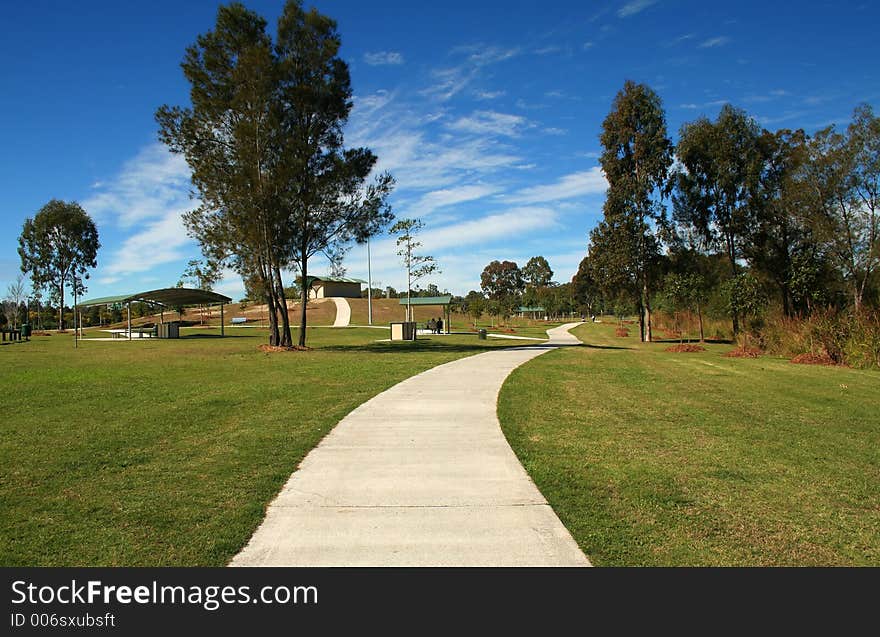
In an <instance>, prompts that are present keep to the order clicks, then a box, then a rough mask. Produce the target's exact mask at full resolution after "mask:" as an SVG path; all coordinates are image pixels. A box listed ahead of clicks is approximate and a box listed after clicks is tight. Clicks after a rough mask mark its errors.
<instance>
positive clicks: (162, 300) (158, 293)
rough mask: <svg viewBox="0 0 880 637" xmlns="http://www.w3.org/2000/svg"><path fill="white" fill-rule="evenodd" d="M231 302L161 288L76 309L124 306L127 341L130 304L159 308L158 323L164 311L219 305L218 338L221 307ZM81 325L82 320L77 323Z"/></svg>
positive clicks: (207, 294)
mask: <svg viewBox="0 0 880 637" xmlns="http://www.w3.org/2000/svg"><path fill="white" fill-rule="evenodd" d="M231 301H232V299H231V298H229V297H228V296H224V295H222V294H218V293H217V292H211V291H209V290H200V289H197V288H162V289H160V290H148V291H147V292H135V293H134V294H120V295H117V296H103V297H99V298H96V299H88V300H86V301H81V302H80V303H78V307H80V308H83V307H94V306H96V305H123V304H124V305H125V306H126V308H127V310H128V329H127V332H128V340H131V304H132V303H149V304H151V305H155V306H158V307H159V308H160V321H161V322H162V323H164V322H165V310H166V309H169V310H170V309H173V308H176V307H189V306H193V305H219V306H220V336H225V335H226V331H225V329H224V326H223V305H224V304H226V303H230V302H231ZM79 324H80V325H82V320H81V319H80V322H79Z"/></svg>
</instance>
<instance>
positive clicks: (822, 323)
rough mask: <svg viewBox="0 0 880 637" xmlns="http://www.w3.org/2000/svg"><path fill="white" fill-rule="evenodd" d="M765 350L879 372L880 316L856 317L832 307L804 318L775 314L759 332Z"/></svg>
mask: <svg viewBox="0 0 880 637" xmlns="http://www.w3.org/2000/svg"><path fill="white" fill-rule="evenodd" d="M760 340H761V344H762V346H763V348H764V349H765V350H766V351H767V352H769V353H772V354H778V355H781V356H785V357H787V358H797V359H798V360H799V361H804V362H807V361H829V362H831V363H833V364H835V365H850V366H852V367H859V368H863V369H868V368H874V369H880V313H878V312H876V311H875V312H863V313H861V314H856V313H854V312H848V311H844V312H841V311H837V310H834V309H831V308H827V309H823V310H817V311H815V312H813V313H812V314H811V315H809V316H807V317H805V318H786V317H784V316H781V315H775V316H773V317H771V318H769V319H767V320H766V321H765V324H764V326H763V328H762V330H761V333H760Z"/></svg>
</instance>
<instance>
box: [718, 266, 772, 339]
mask: <svg viewBox="0 0 880 637" xmlns="http://www.w3.org/2000/svg"><path fill="white" fill-rule="evenodd" d="M723 291H724V296H725V298H726V299H727V312H728V314H730V316H731V317H733V316H738V317H740V318H741V319H743V320H744V321H745V323H746V327H747V329H746V330H745V337H744V339H743V341H742V349H743V350H745V349H746V348H747V347H748V344H749V335H750V334H753V333H756V332H757V331H758V330H759V329H760V327H761V317H762V316H763V314H764V310H765V308H766V307H767V301H768V299H767V294H766V292H765V291H764V289H763V287H762V286H761V283H760V281H758V279H756V278H755V277H754V276H753V275H752V274H750V273H748V272H744V273H742V274H738V275H737V276H735V277H734V278H732V279H729V280H727V281H726V282H725V283H724V286H723Z"/></svg>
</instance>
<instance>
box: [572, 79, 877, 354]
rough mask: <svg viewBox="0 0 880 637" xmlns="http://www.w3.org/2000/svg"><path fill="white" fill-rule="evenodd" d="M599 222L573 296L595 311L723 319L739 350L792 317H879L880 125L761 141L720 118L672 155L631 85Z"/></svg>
mask: <svg viewBox="0 0 880 637" xmlns="http://www.w3.org/2000/svg"><path fill="white" fill-rule="evenodd" d="M600 139H601V143H602V147H603V152H602V155H601V158H600V162H601V165H602V168H603V170H604V172H605V176H606V178H607V180H608V192H607V197H606V201H605V204H604V207H603V218H602V220H601V221H600V223H599V224H598V225H597V226H596V227H595V228H594V229H593V230H592V231H591V232H590V237H589V244H588V248H587V256H586V257H585V258H584V259H583V261H582V262H581V264H580V267H579V268H578V272H577V274H576V275H575V277H574V279H573V281H572V286H573V294H574V296H575V298H576V299H577V301H578V303H579V304H581V305H583V306H586V307H589V308H591V309H593V310H595V311H605V312H614V313H635V314H638V317H639V325H640V334H641V338H642V339H643V340H645V341H650V340H652V312H653V310H654V309H655V308H657V307H660V308H662V309H667V310H670V311H689V312H694V313H695V314H697V315H698V316H699V317H700V322H701V324H702V317H703V315H704V314H705V313H708V314H709V315H712V316H726V317H727V318H728V320H729V321H730V322H731V325H732V332H733V334H734V336H736V335H737V334H739V333H741V332H742V331H743V330H746V331H749V330H752V331H753V330H754V329H755V327H756V325H757V323H756V321H758V322H759V319H760V317H761V316H764V315H765V314H766V311H767V308H768V307H770V306H773V307H778V308H779V311H780V314H781V315H782V316H784V317H789V318H790V317H797V316H801V317H803V316H808V315H810V314H811V313H813V312H816V311H820V310H821V311H824V310H825V309H826V308H834V309H836V310H838V311H844V310H849V311H852V312H853V313H854V314H856V315H858V314H861V313H863V312H864V311H871V310H876V309H877V307H878V305H880V274H878V270H880V209H878V205H880V118H878V117H876V116H875V115H874V113H873V111H872V109H871V107H870V106H868V105H861V106H859V107H858V108H856V109H855V112H854V113H853V117H852V121H851V123H850V124H849V125H848V126H847V127H846V128H845V129H842V130H839V129H838V128H837V127H836V126H833V125H832V126H828V127H827V128H824V129H822V130H820V131H818V132H817V133H815V134H813V135H808V134H807V133H805V132H804V131H803V130H787V129H784V130H778V131H770V130H766V129H762V128H761V127H760V126H759V125H758V124H757V122H756V121H755V119H754V118H752V117H751V116H750V115H749V114H748V113H746V112H745V111H744V110H742V109H739V108H735V107H734V106H731V105H725V106H724V107H723V108H722V109H721V112H720V113H719V115H718V117H717V118H716V119H715V120H710V119H708V118H706V117H701V118H699V119H697V120H695V121H693V122H688V123H686V124H684V125H683V126H682V128H681V130H680V132H679V140H678V143H677V144H673V143H672V141H671V140H670V139H669V136H668V134H667V131H666V119H665V113H664V111H663V108H662V104H661V102H660V98H659V97H658V96H657V94H656V93H655V92H654V91H653V90H652V89H651V88H649V87H648V86H645V85H643V84H636V83H634V82H629V81H628V82H626V83H625V85H624V87H623V89H622V90H621V91H620V92H619V93H618V94H617V96H616V98H615V99H614V102H613V105H612V108H611V111H610V113H609V114H608V116H607V117H606V119H605V121H604V122H603V124H602V134H601V137H600Z"/></svg>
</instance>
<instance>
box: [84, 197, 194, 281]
mask: <svg viewBox="0 0 880 637" xmlns="http://www.w3.org/2000/svg"><path fill="white" fill-rule="evenodd" d="M180 212H181V211H179V210H172V211H169V212H167V213H166V214H165V215H164V216H163V217H162V218H160V219H158V220H155V221H152V222H150V223H148V224H146V226H145V227H144V228H143V229H142V230H140V231H139V232H137V233H135V234H133V235H131V236H130V237H128V238H127V239H125V240H124V241H123V242H122V245H121V246H120V247H119V248H118V249H117V250H116V251H114V252H113V253H112V254H111V255H110V263H109V264H108V265H106V266H104V267H103V268H101V273H102V274H103V275H104V276H105V277H108V278H113V279H114V280H116V279H118V278H119V277H120V276H128V275H131V274H135V273H138V272H148V271H150V270H152V269H153V268H155V267H156V266H158V265H162V264H163V263H171V262H173V261H179V260H182V259H184V258H186V256H187V255H188V254H189V253H191V252H192V248H193V247H194V242H193V241H192V240H191V239H190V238H189V237H188V236H187V234H186V229H185V228H184V226H183V220H182V218H181V216H180ZM184 248H189V250H185V249H184Z"/></svg>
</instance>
